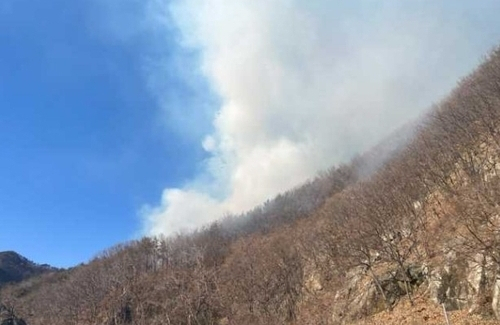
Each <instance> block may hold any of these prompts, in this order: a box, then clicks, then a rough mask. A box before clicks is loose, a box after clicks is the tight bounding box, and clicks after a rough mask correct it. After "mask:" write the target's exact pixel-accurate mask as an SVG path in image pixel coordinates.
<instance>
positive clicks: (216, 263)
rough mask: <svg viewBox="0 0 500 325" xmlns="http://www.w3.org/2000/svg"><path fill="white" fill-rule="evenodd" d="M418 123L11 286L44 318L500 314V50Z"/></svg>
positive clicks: (240, 320) (31, 313) (458, 319)
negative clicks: (298, 179)
mask: <svg viewBox="0 0 500 325" xmlns="http://www.w3.org/2000/svg"><path fill="white" fill-rule="evenodd" d="M412 131H413V132H410V133H406V132H401V133H398V134H399V135H398V137H401V138H402V140H401V139H399V138H398V139H392V140H393V141H391V139H389V140H386V141H385V142H384V144H381V145H380V146H378V147H376V148H375V149H373V150H371V151H369V152H368V153H366V154H364V155H361V156H359V157H357V158H356V159H354V160H353V161H352V162H351V163H350V164H347V165H343V166H340V167H338V168H332V169H331V170H330V171H328V172H326V173H323V174H320V175H319V176H318V177H317V178H316V179H315V180H312V181H311V182H308V183H306V184H304V185H303V186H302V187H298V188H296V189H292V190H290V191H289V192H287V193H284V194H282V195H279V196H278V197H276V198H275V199H274V200H270V201H269V202H266V203H265V204H263V205H262V206H260V207H256V208H255V209H254V210H253V211H250V212H248V213H247V214H245V215H243V216H240V217H228V218H227V219H226V220H223V221H221V222H219V223H214V224H212V225H208V226H206V227H205V228H203V229H200V230H198V231H196V232H193V233H191V234H186V235H179V236H177V237H171V238H144V239H142V240H139V241H133V242H130V243H126V244H123V245H118V246H116V247H113V248H110V249H109V250H107V251H105V252H103V253H101V254H100V255H99V256H98V257H96V258H95V259H94V260H92V261H90V262H89V263H88V264H85V265H81V266H79V267H76V268H74V269H72V270H68V271H67V272H65V273H64V274H59V275H57V276H48V275H43V276H40V277H38V278H36V281H32V284H30V285H26V284H25V283H21V284H19V285H13V286H9V287H8V288H5V289H3V290H2V291H1V292H0V293H1V295H2V296H1V297H2V299H4V300H6V301H8V302H9V304H11V305H12V306H15V307H16V310H17V311H18V312H19V315H20V316H21V317H25V318H26V319H27V320H28V322H29V324H32V325H37V324H40V325H42V324H54V325H57V324H61V325H62V324H89V325H90V324H109V325H117V324H153V325H154V324H158V325H159V324H180V325H182V324H185V325H194V324H197V325H202V324H203V325H210V324H213V325H215V324H218V325H222V324H226V325H229V324H234V325H236V324H237V325H240V324H251V325H259V324H261V325H265V324H311V325H313V324H314V325H316V324H350V323H356V322H358V323H360V324H362V323H363V322H365V323H367V324H383V323H385V322H387V323H390V322H389V319H390V318H392V319H397V322H398V323H399V324H419V323H421V322H422V320H423V321H424V322H426V321H428V320H430V319H431V317H432V319H433V320H435V318H436V317H439V316H437V315H439V310H440V309H439V308H441V309H442V308H444V309H445V310H446V311H447V312H449V313H450V315H451V316H450V317H451V318H452V319H453V320H454V323H453V324H464V325H465V324H487V323H489V322H490V321H489V320H492V319H495V318H496V319H500V280H499V279H500V276H499V275H500V273H499V270H500V231H499V229H500V49H498V50H496V51H494V52H492V54H491V55H490V57H489V58H488V60H486V61H485V62H484V63H483V64H482V65H480V66H479V67H478V68H477V69H476V70H475V71H474V72H473V73H472V74H471V75H470V76H468V77H466V78H464V79H463V80H462V81H460V83H459V84H458V86H457V87H456V89H455V90H454V91H453V92H452V93H451V94H450V95H449V96H448V97H447V98H445V99H444V100H443V101H442V102H440V103H438V104H437V105H435V106H434V107H433V108H432V109H431V110H430V111H429V113H428V114H427V115H426V116H425V117H424V118H423V119H422V120H421V121H419V123H417V124H416V125H415V127H414V129H413V130H412ZM408 134H412V135H413V136H412V137H411V138H408V137H407V135H408ZM392 142H393V143H395V144H396V145H389V144H390V143H392ZM396 149H397V150H396ZM380 152H383V153H384V154H383V155H379V156H377V153H380ZM373 166H376V167H377V168H376V169H375V168H373ZM33 283H34V284H33ZM35 284H36V285H35ZM402 306H403V307H404V306H407V307H405V308H403V309H402V308H401V307H402ZM422 308H424V309H422ZM405 310H410V311H414V312H415V313H420V314H412V313H408V314H407V315H405V314H404V312H405ZM419 310H420V311H419ZM424 311H426V312H425V313H424ZM427 311H428V312H427ZM401 313H403V314H401ZM425 317H427V320H426V319H425ZM467 317H470V318H469V319H468V318H467ZM476 320H477V322H476ZM436 322H439V321H437V320H436ZM393 323H394V322H393ZM442 323H444V319H443V322H442Z"/></svg>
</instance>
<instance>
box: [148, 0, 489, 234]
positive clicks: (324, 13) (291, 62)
mask: <svg viewBox="0 0 500 325" xmlns="http://www.w3.org/2000/svg"><path fill="white" fill-rule="evenodd" d="M345 3H348V4H339V3H338V2H334V1H322V0H317V1H298V0H297V1H293V0H290V1H285V0H238V1H234V0H183V1H176V2H174V3H165V4H164V5H163V6H164V7H163V8H164V9H165V12H166V13H168V17H169V19H171V21H172V22H173V23H174V24H175V25H176V26H177V28H178V29H179V30H180V32H181V34H182V38H181V40H180V41H179V46H183V47H185V48H190V49H194V50H197V51H199V53H200V56H201V62H200V66H192V67H190V68H192V69H200V70H201V72H202V74H203V76H204V77H205V78H206V79H207V80H208V82H209V84H210V85H211V87H212V88H213V89H214V91H215V92H216V93H217V95H218V96H220V100H221V105H220V107H218V108H217V112H216V114H215V115H214V116H213V127H214V132H213V133H212V134H207V135H206V136H205V137H204V138H203V139H200V145H202V146H203V148H204V149H205V150H206V151H207V152H209V153H210V158H209V159H208V160H207V161H205V162H203V166H204V169H203V172H202V173H201V174H200V175H197V176H195V177H194V178H193V179H192V180H190V181H189V182H188V183H187V185H185V186H183V187H181V188H166V189H165V190H164V191H163V195H162V197H161V202H160V204H159V205H158V206H155V207H147V208H145V209H144V211H143V215H144V220H145V221H144V222H145V232H146V233H147V234H160V233H163V234H167V235H168V234H172V233H175V232H177V231H180V230H189V229H193V228H195V227H199V226H201V225H203V224H205V223H207V222H209V221H212V220H215V219H217V218H220V217H221V216H223V215H224V214H226V213H236V212H241V211H243V210H246V209H250V208H252V207H253V206H254V205H256V204H259V203H261V202H262V201H264V200H266V199H267V198H270V197H271V196H273V195H275V194H277V193H278V192H280V191H284V190H286V189H288V188H290V187H292V186H294V185H297V184H298V183H300V182H303V181H304V180H306V179H307V178H309V177H311V176H313V175H314V174H315V173H316V172H317V171H318V170H320V169H324V168H327V167H329V166H331V165H332V164H335V163H339V162H342V161H346V160H348V159H349V158H350V157H352V155H353V154H355V153H357V152H360V151H363V150H366V149H367V148H369V147H370V146H372V145H374V144H375V143H376V142H377V141H378V140H379V139H381V138H382V137H384V136H387V135H388V134H389V133H390V132H392V131H393V130H395V129H396V128H397V127H399V126H401V125H402V124H403V123H405V122H406V121H408V120H410V119H412V118H415V117H417V116H418V115H419V114H420V113H421V112H422V111H423V110H424V109H426V108H428V107H429V106H430V105H431V104H432V102H433V101H436V100H439V99H440V98H441V97H442V96H444V95H445V94H446V93H447V92H448V91H449V90H450V89H451V88H452V87H453V86H454V84H455V82H456V80H457V79H458V78H459V77H460V76H463V75H464V74H466V73H467V72H468V71H469V70H470V69H471V68H473V67H474V66H475V65H476V64H477V63H478V62H479V57H480V55H481V54H484V52H485V51H486V50H487V49H488V47H491V46H493V45H494V44H495V42H496V39H492V40H491V43H487V42H484V43H479V42H477V44H471V43H470V42H469V41H468V39H467V37H470V35H474V33H480V32H481V30H480V28H479V27H478V28H479V29H477V28H476V29H474V28H475V27H474V28H473V27H471V26H470V25H469V21H468V20H467V19H468V18H467V17H468V16H464V15H470V17H473V15H474V14H478V11H477V10H479V9H477V10H476V11H475V12H474V11H473V10H472V11H471V10H469V9H470V8H469V9H467V8H465V7H463V8H461V7H460V5H459V4H458V3H455V2H450V3H449V4H448V5H443V4H441V5H436V4H431V3H430V2H424V1H417V2H412V3H413V4H412V5H406V6H405V7H403V5H401V4H400V1H348V2H347V1H346V2H345ZM484 4H485V5H486V4H488V6H490V7H495V6H496V7H498V5H496V4H495V3H494V2H493V1H492V2H485V3H484ZM448 7H449V8H448ZM481 10H485V9H484V8H483V9H481ZM486 10H488V9H486ZM490 10H493V9H491V8H490ZM470 17H469V18H470ZM492 21H495V20H492ZM489 27H491V26H489ZM484 28H487V26H485V27H484ZM497 30H498V28H497ZM186 127H187V126H186Z"/></svg>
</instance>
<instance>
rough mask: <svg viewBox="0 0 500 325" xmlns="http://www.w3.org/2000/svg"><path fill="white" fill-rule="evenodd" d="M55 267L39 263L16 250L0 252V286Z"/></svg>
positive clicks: (52, 269)
mask: <svg viewBox="0 0 500 325" xmlns="http://www.w3.org/2000/svg"><path fill="white" fill-rule="evenodd" d="M54 270H55V269H54V268H52V267H50V266H49V265H39V264H36V263H33V262H32V261H30V260H28V259H27V258H25V257H23V256H21V255H19V254H17V253H16V252H12V251H7V252H0V286H2V285H4V284H6V283H12V282H20V281H23V280H26V279H28V278H30V277H34V276H37V275H40V274H43V273H46V272H50V271H54Z"/></svg>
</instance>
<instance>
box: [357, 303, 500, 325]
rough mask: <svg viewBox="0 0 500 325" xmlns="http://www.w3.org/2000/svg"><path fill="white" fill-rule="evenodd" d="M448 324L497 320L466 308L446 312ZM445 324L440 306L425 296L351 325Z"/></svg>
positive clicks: (484, 324) (481, 323)
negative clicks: (470, 312)
mask: <svg viewBox="0 0 500 325" xmlns="http://www.w3.org/2000/svg"><path fill="white" fill-rule="evenodd" d="M448 318H449V321H450V325H493V324H500V322H499V321H498V320H493V319H483V318H481V317H480V316H477V315H468V314H467V311H466V310H457V311H451V312H448ZM421 324H430V325H446V321H445V318H444V314H443V309H442V307H440V306H438V305H436V304H434V303H432V302H430V301H429V300H427V299H425V298H422V297H420V298H416V299H415V304H414V305H413V306H411V305H410V303H409V302H408V301H407V300H403V301H401V302H400V303H399V304H398V305H397V306H396V308H395V309H394V310H393V311H392V312H388V311H384V312H381V313H378V314H376V315H373V316H371V317H368V318H366V319H363V320H360V321H358V322H356V323H353V324H352V325H421Z"/></svg>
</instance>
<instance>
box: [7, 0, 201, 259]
mask: <svg viewBox="0 0 500 325" xmlns="http://www.w3.org/2000/svg"><path fill="white" fill-rule="evenodd" d="M115 9H116V8H115ZM115 9H113V8H106V7H105V6H103V5H101V4H99V3H98V1H96V2H93V1H66V0H50V1H45V0H43V1H37V0H7V1H5V0H2V2H1V4H0V229H1V230H0V251H1V250H11V249H12V250H16V251H18V252H20V253H22V254H24V255H26V256H27V257H29V258H30V259H33V260H35V261H37V262H41V263H42V262H43V263H51V264H53V265H57V266H69V265H73V264H76V263H78V262H82V261H86V260H87V259H89V258H90V257H91V256H92V255H94V254H96V253H97V252H98V251H100V250H102V249H104V248H106V247H109V246H111V245H113V244H116V243H118V242H121V241H124V240H128V239H131V238H133V237H134V236H136V235H137V234H139V233H140V229H141V221H140V219H139V217H138V213H137V212H138V211H139V210H140V209H141V207H142V205H143V204H145V203H147V202H154V201H155V200H157V199H158V196H159V194H160V193H161V190H162V189H163V187H164V186H166V185H168V184H171V185H177V184H179V183H182V182H183V180H184V179H185V178H187V177H189V176H190V175H192V174H193V173H194V172H195V171H196V169H197V168H198V165H197V164H198V162H199V161H200V160H202V159H203V157H204V155H205V154H204V152H203V150H202V149H201V147H200V146H199V145H198V142H197V141H198V139H197V138H196V137H197V136H198V134H197V132H203V128H209V127H210V121H207V122H206V123H205V124H203V121H202V120H201V119H198V121H197V122H196V123H197V124H196V126H197V128H198V130H197V131H196V132H190V133H189V132H186V133H183V132H181V130H179V129H178V128H176V127H174V125H173V124H175V123H176V121H169V115H168V112H167V113H165V112H163V110H162V109H161V107H160V106H161V105H160V104H159V101H160V100H159V98H158V96H157V95H156V92H157V91H159V90H158V89H154V87H156V88H158V87H164V89H163V88H162V89H161V90H162V91H164V92H165V93H169V92H171V93H172V94H175V96H177V98H178V99H176V100H175V101H174V100H170V104H171V105H179V106H181V105H192V106H195V105H196V101H197V100H200V101H201V99H197V97H198V96H202V95H198V94H197V92H201V91H202V90H203V88H202V85H201V84H198V85H196V89H194V88H193V87H192V85H190V84H189V83H188V82H186V80H180V79H179V78H177V77H176V75H175V69H176V67H175V66H171V67H169V66H168V65H165V64H162V67H161V69H163V70H162V71H163V72H162V76H161V78H160V79H161V80H156V81H155V84H154V85H153V86H152V85H151V84H152V82H151V80H150V79H151V74H150V73H148V70H149V69H152V68H155V66H154V65H155V64H158V65H159V64H160V63H162V62H167V63H168V60H169V58H172V57H175V56H178V55H181V54H182V55H184V57H190V56H193V54H192V53H187V52H186V53H180V52H179V51H180V50H179V49H176V48H175V44H174V43H173V41H172V40H173V38H174V37H175V33H174V31H171V32H170V33H166V32H165V31H164V30H160V31H158V30H155V29H154V28H153V27H154V26H153V27H150V28H148V27H142V28H141V29H140V28H138V29H139V30H138V31H134V32H133V33H132V32H130V33H127V32H124V31H123V30H122V28H123V26H126V25H125V24H132V25H140V24H141V23H142V24H144V23H143V18H144V16H143V15H142V13H141V12H140V10H141V8H140V6H137V5H136V4H135V3H134V2H131V1H128V2H127V1H125V2H123V6H120V8H118V10H115ZM111 10H115V11H113V12H111ZM134 28H137V26H135V27H133V28H132V30H133V29H134ZM115 29H116V30H115ZM160 40H161V41H160ZM160 42H161V51H160V49H159V48H158V46H159V43H160ZM194 59H195V58H194V56H193V60H194ZM158 69H160V68H158ZM157 79H158V78H157ZM204 94H207V91H204ZM206 96H207V95H205V97H206ZM204 100H205V101H207V102H208V100H209V98H204ZM175 109H178V107H172V110H175ZM193 123H195V121H193ZM200 128H201V130H200Z"/></svg>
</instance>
